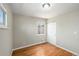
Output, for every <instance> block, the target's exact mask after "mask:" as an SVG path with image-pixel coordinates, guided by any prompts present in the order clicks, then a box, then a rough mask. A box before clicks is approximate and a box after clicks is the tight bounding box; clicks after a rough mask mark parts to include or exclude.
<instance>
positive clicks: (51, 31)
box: [47, 22, 56, 44]
mask: <svg viewBox="0 0 79 59" xmlns="http://www.w3.org/2000/svg"><path fill="white" fill-rule="evenodd" d="M47 38H48V39H47V41H48V42H50V43H52V44H56V22H54V23H48V24H47Z"/></svg>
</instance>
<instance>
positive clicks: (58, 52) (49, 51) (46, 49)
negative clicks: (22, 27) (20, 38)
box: [12, 43, 73, 56]
mask: <svg viewBox="0 0 79 59" xmlns="http://www.w3.org/2000/svg"><path fill="white" fill-rule="evenodd" d="M12 55H13V56H72V55H73V54H72V53H70V52H68V51H65V50H63V49H61V48H58V47H56V46H54V45H51V44H49V43H43V44H38V45H35V46H31V47H28V48H23V49H19V50H15V51H13V54H12Z"/></svg>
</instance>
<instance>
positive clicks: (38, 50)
mask: <svg viewBox="0 0 79 59" xmlns="http://www.w3.org/2000/svg"><path fill="white" fill-rule="evenodd" d="M36 51H37V52H36V53H35V55H37V56H44V55H45V49H43V48H41V47H40V48H37V50H36Z"/></svg>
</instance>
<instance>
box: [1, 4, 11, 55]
mask: <svg viewBox="0 0 79 59" xmlns="http://www.w3.org/2000/svg"><path fill="white" fill-rule="evenodd" d="M4 7H5V8H6V10H7V16H8V17H7V22H8V28H3V29H1V28H0V56H1V55H2V56H8V55H11V52H12V13H11V10H10V7H9V6H8V5H7V4H4Z"/></svg>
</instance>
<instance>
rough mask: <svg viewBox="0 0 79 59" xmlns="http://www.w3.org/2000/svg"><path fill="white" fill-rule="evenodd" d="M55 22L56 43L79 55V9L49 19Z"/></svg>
mask: <svg viewBox="0 0 79 59" xmlns="http://www.w3.org/2000/svg"><path fill="white" fill-rule="evenodd" d="M53 21H54V22H56V44H57V45H59V46H61V47H64V48H66V49H69V50H71V51H73V52H75V53H77V54H78V55H79V11H74V12H70V13H66V14H63V15H60V16H57V17H54V18H51V19H49V21H48V23H50V22H53Z"/></svg>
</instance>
